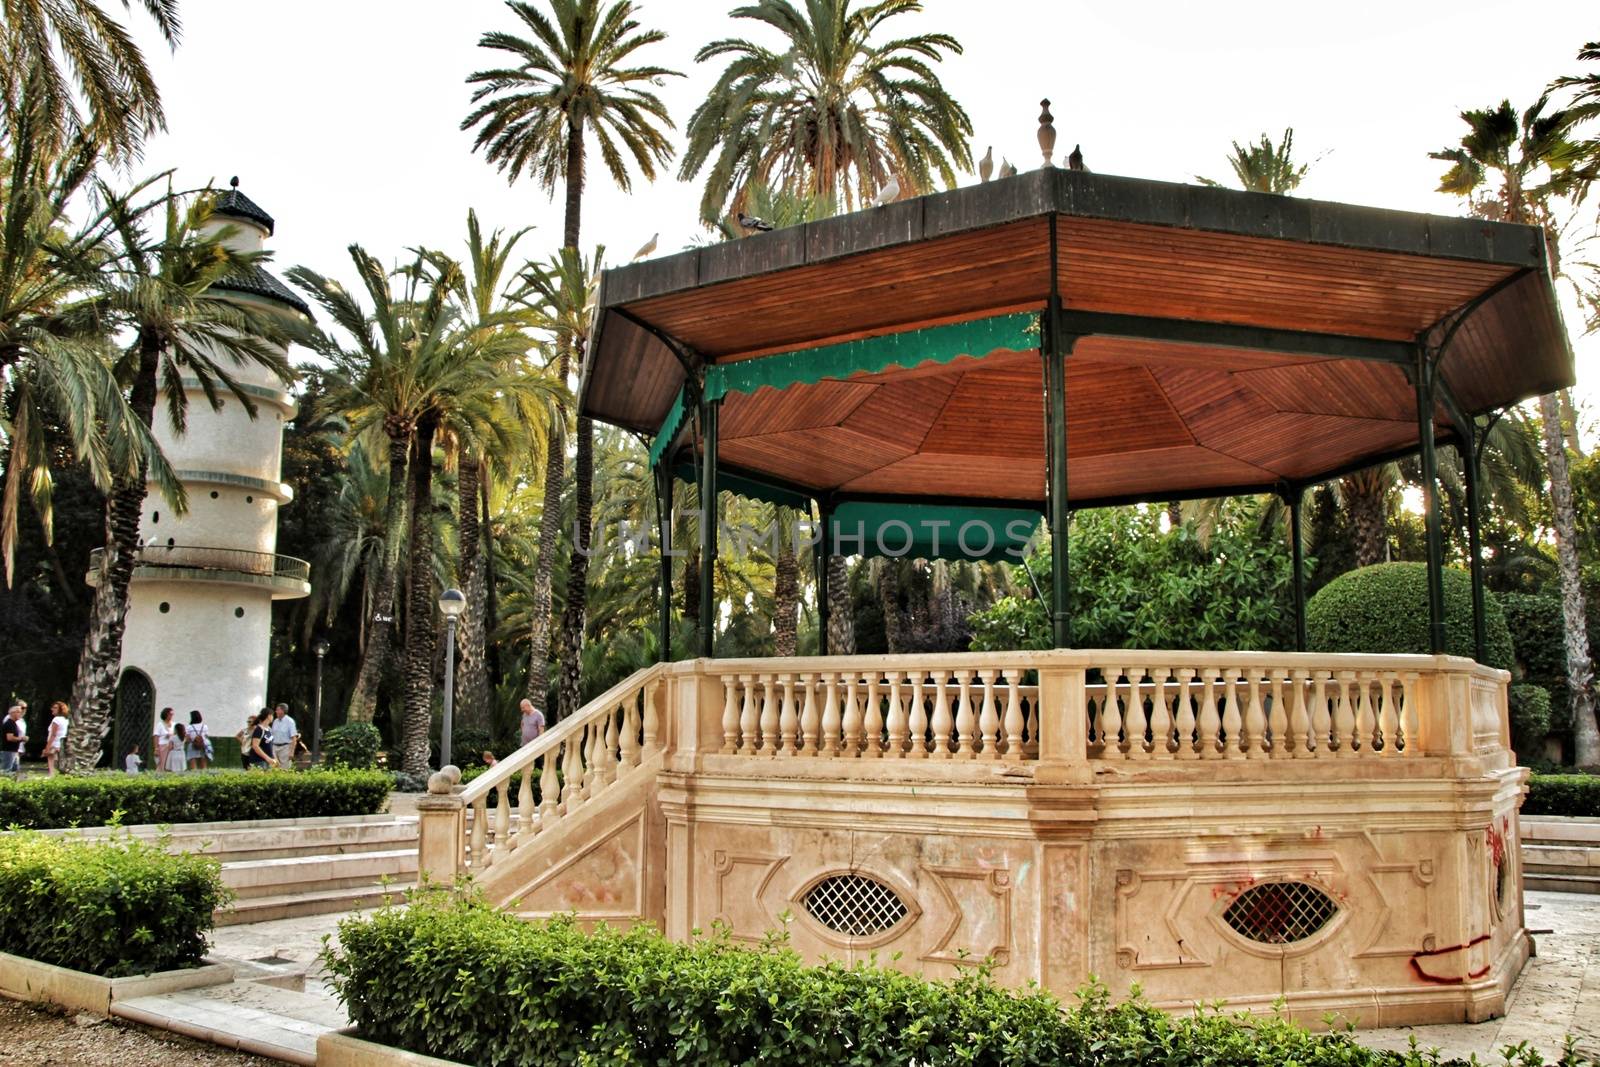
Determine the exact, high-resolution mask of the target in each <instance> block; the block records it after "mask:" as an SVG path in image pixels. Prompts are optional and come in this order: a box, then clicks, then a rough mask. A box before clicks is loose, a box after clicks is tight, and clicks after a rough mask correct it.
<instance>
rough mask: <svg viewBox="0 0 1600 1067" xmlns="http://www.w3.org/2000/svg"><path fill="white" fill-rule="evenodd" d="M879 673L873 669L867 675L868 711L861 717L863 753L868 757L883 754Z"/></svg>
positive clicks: (874, 757)
mask: <svg viewBox="0 0 1600 1067" xmlns="http://www.w3.org/2000/svg"><path fill="white" fill-rule="evenodd" d="M879 673H880V672H878V671H872V672H870V673H869V674H868V675H867V712H866V714H865V715H863V716H862V718H861V732H862V735H863V737H862V739H863V741H864V743H865V745H866V747H865V748H863V749H862V751H861V754H862V755H863V756H865V757H866V758H868V759H877V758H879V757H881V756H882V755H883V704H882V703H881V702H880V701H879V699H878V675H879Z"/></svg>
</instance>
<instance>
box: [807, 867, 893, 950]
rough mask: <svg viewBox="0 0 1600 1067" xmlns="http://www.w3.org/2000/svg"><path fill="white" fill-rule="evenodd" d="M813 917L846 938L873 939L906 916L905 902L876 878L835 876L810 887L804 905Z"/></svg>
mask: <svg viewBox="0 0 1600 1067" xmlns="http://www.w3.org/2000/svg"><path fill="white" fill-rule="evenodd" d="M802 903H804V905H805V909H806V911H808V912H810V913H811V915H812V917H813V918H815V919H816V920H817V922H819V923H821V924H822V925H823V926H826V927H827V928H828V929H830V930H833V931H835V932H836V933H841V934H844V935H845V936H846V937H871V936H873V935H874V934H881V933H883V932H884V931H885V930H891V929H893V928H894V927H895V926H897V925H898V924H899V923H900V920H902V919H904V918H905V917H906V905H905V901H903V900H901V899H900V896H899V894H897V893H896V892H895V891H894V890H893V889H890V888H889V887H888V886H886V885H884V884H883V883H882V882H880V881H878V880H877V879H875V878H867V877H865V876H863V875H859V874H836V875H833V876H831V877H828V878H824V879H823V880H822V881H820V882H818V883H817V884H816V885H814V886H812V887H811V891H810V892H809V893H807V894H806V896H805V900H804V901H803V902H802Z"/></svg>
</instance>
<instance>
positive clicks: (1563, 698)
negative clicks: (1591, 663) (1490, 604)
mask: <svg viewBox="0 0 1600 1067" xmlns="http://www.w3.org/2000/svg"><path fill="white" fill-rule="evenodd" d="M1500 607H1501V608H1502V609H1503V610H1504V611H1505V616H1506V626H1507V627H1509V628H1510V630H1511V643H1512V646H1513V648H1514V650H1515V653H1516V657H1517V669H1518V671H1519V672H1520V674H1521V680H1522V681H1525V682H1529V683H1531V684H1533V685H1538V686H1543V687H1544V689H1545V690H1546V691H1547V692H1548V693H1549V694H1550V731H1552V732H1555V733H1559V734H1565V733H1570V732H1571V730H1572V695H1571V693H1570V691H1569V690H1568V689H1567V646H1566V632H1567V628H1566V625H1565V623H1564V621H1563V620H1562V617H1561V600H1560V598H1559V597H1555V596H1551V595H1550V594H1547V593H1501V594H1500Z"/></svg>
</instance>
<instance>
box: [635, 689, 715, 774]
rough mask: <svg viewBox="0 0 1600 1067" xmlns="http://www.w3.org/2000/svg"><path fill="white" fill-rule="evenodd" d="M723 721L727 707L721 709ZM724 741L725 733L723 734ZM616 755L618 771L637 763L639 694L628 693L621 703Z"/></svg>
mask: <svg viewBox="0 0 1600 1067" xmlns="http://www.w3.org/2000/svg"><path fill="white" fill-rule="evenodd" d="M722 714H723V717H724V722H726V717H727V714H728V709H727V708H726V707H724V708H723V709H722ZM723 739H724V741H726V740H727V735H726V734H724V735H723ZM618 740H619V742H620V744H619V745H618V749H617V755H618V756H619V757H620V758H621V761H622V762H621V765H620V771H621V772H625V771H629V770H632V769H633V768H634V767H637V766H638V765H639V694H638V693H630V694H628V697H627V699H625V700H624V701H623V703H622V736H621V737H620V738H619V739H618Z"/></svg>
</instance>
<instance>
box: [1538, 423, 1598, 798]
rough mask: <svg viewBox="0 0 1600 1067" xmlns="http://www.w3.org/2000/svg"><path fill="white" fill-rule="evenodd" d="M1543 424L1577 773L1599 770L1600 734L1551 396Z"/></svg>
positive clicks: (1563, 451) (1574, 531)
mask: <svg viewBox="0 0 1600 1067" xmlns="http://www.w3.org/2000/svg"><path fill="white" fill-rule="evenodd" d="M1539 420H1540V422H1542V423H1543V427H1542V429H1543V436H1544V456H1545V464H1546V465H1547V466H1548V467H1549V468H1550V499H1551V503H1552V504H1553V505H1554V506H1553V508H1552V511H1553V512H1554V518H1555V527H1556V562H1557V564H1558V570H1559V571H1560V574H1561V619H1562V623H1563V629H1564V630H1565V633H1566V646H1567V689H1568V690H1569V691H1570V692H1571V694H1572V745H1573V756H1574V758H1575V759H1576V761H1577V763H1578V766H1580V767H1593V766H1595V765H1596V764H1600V729H1597V728H1596V725H1595V718H1594V693H1593V691H1592V690H1591V689H1590V685H1591V683H1593V681H1594V669H1593V665H1592V661H1591V660H1590V659H1589V631H1588V618H1587V615H1588V613H1587V611H1586V605H1585V604H1584V598H1583V581H1582V577H1581V575H1580V573H1579V570H1578V519H1577V514H1576V512H1574V510H1573V507H1572V480H1571V476H1570V472H1569V471H1568V469H1567V448H1566V442H1565V440H1564V438H1565V436H1566V435H1565V434H1564V433H1563V432H1562V425H1561V408H1560V404H1559V402H1558V399H1557V397H1556V395H1555V394H1554V393H1547V394H1545V395H1544V396H1541V397H1540V398H1539Z"/></svg>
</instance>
